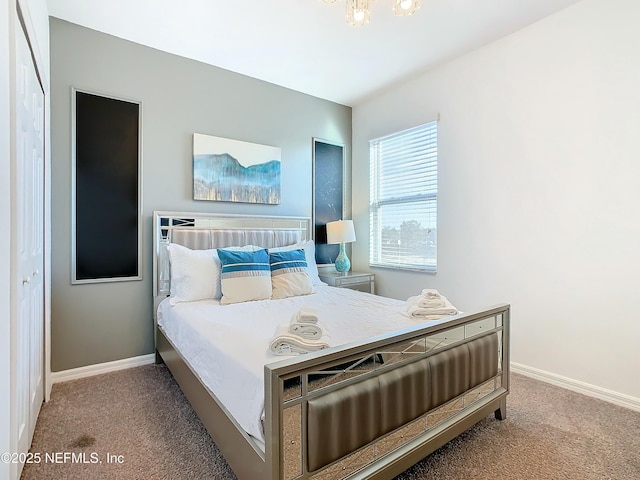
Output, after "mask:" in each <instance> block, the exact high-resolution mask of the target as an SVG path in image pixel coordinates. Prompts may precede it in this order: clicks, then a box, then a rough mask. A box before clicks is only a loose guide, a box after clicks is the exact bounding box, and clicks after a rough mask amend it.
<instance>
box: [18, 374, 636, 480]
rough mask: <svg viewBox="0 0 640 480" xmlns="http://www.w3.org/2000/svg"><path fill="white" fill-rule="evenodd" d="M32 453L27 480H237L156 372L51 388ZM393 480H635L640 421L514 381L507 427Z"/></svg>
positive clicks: (455, 445)
mask: <svg viewBox="0 0 640 480" xmlns="http://www.w3.org/2000/svg"><path fill="white" fill-rule="evenodd" d="M31 452H33V453H34V455H35V454H40V456H41V463H39V464H28V465H26V466H25V469H24V471H23V475H22V478H23V479H24V480H32V479H33V480H36V479H37V480H47V479H55V480H60V479H64V480H74V479H82V480H102V479H109V480H111V479H123V480H138V479H140V480H143V479H145V480H146V479H176V480H179V479H188V480H200V479H203V480H204V479H207V480H215V479H234V478H235V476H234V475H233V473H232V472H231V471H230V470H229V467H228V465H227V463H226V462H225V460H224V458H223V457H222V456H221V455H220V453H219V451H218V450H217V448H216V446H215V444H214V443H213V442H212V441H211V439H210V437H209V436H208V434H207V432H206V430H205V429H204V427H203V426H202V424H201V423H200V421H199V420H198V419H197V418H196V416H195V414H194V412H193V410H192V409H191V407H190V406H189V404H188V402H187V401H186V399H185V398H184V396H183V395H182V393H181V392H180V389H179V388H178V386H177V385H176V383H175V382H174V381H173V378H172V377H171V375H170V374H169V372H168V370H167V369H166V368H165V367H164V366H157V365H150V366H145V367H139V368H134V369H130V370H124V371H121V372H115V373H110V374H106V375H101V376H97V377H92V378H88V379H82V380H76V381H73V382H67V383H62V384H57V385H54V387H53V392H52V399H51V401H50V402H49V403H47V404H45V405H44V406H43V408H42V412H41V414H40V418H39V419H38V424H37V426H36V432H35V436H34V440H33V445H32V449H31ZM65 452H68V453H67V455H68V457H67V461H66V462H65V458H64V456H63V454H64V453H65ZM47 453H48V454H49V458H48V459H46V457H45V454H47ZM70 453H75V454H76V455H78V454H81V453H84V455H85V456H84V458H85V461H86V462H92V461H94V460H95V461H98V462H102V463H96V464H94V463H77V462H76V463H74V462H72V461H71V459H70V457H69V455H70ZM92 454H93V456H92ZM55 455H57V456H55ZM79 458H82V457H79V456H76V458H75V460H78V459H79ZM107 458H110V459H111V460H112V463H107ZM45 460H47V461H45ZM53 460H55V461H56V462H57V463H54V462H53ZM118 461H123V463H117V462H118ZM398 479H402V480H410V479H411V480H418V479H420V480H432V479H433V480H435V479H449V480H450V479H480V480H482V479H491V480H496V479H514V480H518V479H576V480H602V479H615V480H625V479H629V480H638V479H640V413H639V412H634V411H631V410H627V409H624V408H621V407H617V406H615V405H611V404H609V403H606V402H602V401H599V400H595V399H592V398H589V397H585V396H582V395H579V394H576V393H573V392H570V391H567V390H564V389H561V388H557V387H554V386H551V385H548V384H545V383H541V382H537V381H535V380H531V379H529V378H527V377H523V376H520V375H515V374H514V375H512V388H511V394H510V395H509V397H508V409H507V420H505V421H502V422H500V421H497V420H495V419H494V418H493V417H487V418H486V419H484V420H483V421H482V422H480V423H479V424H478V425H476V426H475V427H473V428H472V429H471V430H469V431H467V432H466V433H465V434H463V435H462V436H460V437H458V438H457V439H455V440H453V441H452V442H450V443H448V444H447V445H445V446H444V447H442V448H441V449H440V450H437V451H436V452H434V453H433V454H432V455H430V456H428V457H427V458H425V459H424V460H422V461H421V462H420V463H418V464H417V465H416V466H414V467H413V468H411V469H409V470H407V471H406V472H404V473H403V474H402V475H400V476H399V477H398Z"/></svg>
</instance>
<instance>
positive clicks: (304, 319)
mask: <svg viewBox="0 0 640 480" xmlns="http://www.w3.org/2000/svg"><path fill="white" fill-rule="evenodd" d="M295 317H296V321H297V322H298V323H318V312H317V310H316V309H315V308H313V307H301V308H300V310H298V312H297V313H296V315H295Z"/></svg>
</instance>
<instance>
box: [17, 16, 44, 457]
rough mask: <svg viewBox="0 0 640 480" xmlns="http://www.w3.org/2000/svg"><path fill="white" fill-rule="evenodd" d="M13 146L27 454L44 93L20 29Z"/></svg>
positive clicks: (37, 331) (38, 319) (35, 350)
mask: <svg viewBox="0 0 640 480" xmlns="http://www.w3.org/2000/svg"><path fill="white" fill-rule="evenodd" d="M15 48H16V82H15V93H16V99H15V100H16V101H15V105H16V110H15V121H16V129H15V132H16V133H15V134H16V138H15V147H16V170H15V172H16V182H15V200H16V212H15V213H16V217H15V222H14V223H13V225H14V228H15V231H14V239H15V248H16V251H15V252H14V254H15V256H16V257H15V258H16V259H17V268H16V277H17V278H15V281H16V283H17V286H16V292H17V305H18V310H17V316H16V320H15V322H16V323H15V328H14V332H15V333H14V335H15V336H14V338H13V342H12V347H13V355H12V357H13V359H14V368H15V373H14V374H15V384H14V385H15V391H14V392H13V398H14V401H15V402H16V403H15V410H14V412H15V417H14V421H15V422H16V423H15V424H14V426H15V430H14V435H17V438H16V446H17V451H18V452H19V453H20V452H27V451H28V450H29V446H30V444H31V440H32V437H33V431H34V428H35V424H36V420H37V418H38V413H39V412H40V407H41V405H42V401H43V398H44V388H43V378H44V375H43V372H44V93H43V89H42V86H41V84H40V80H39V79H38V75H37V73H36V69H35V66H34V63H33V60H32V57H31V50H30V48H29V45H28V43H27V40H26V37H25V35H24V32H23V31H22V29H20V28H19V29H18V31H17V32H16V45H15Z"/></svg>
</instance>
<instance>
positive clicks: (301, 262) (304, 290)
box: [269, 249, 313, 298]
mask: <svg viewBox="0 0 640 480" xmlns="http://www.w3.org/2000/svg"><path fill="white" fill-rule="evenodd" d="M269 265H270V267H271V288H272V298H287V297H295V296H298V295H308V294H310V293H313V285H312V283H311V277H310V276H309V271H308V268H307V260H306V257H305V252H304V250H302V249H298V250H290V251H287V252H269Z"/></svg>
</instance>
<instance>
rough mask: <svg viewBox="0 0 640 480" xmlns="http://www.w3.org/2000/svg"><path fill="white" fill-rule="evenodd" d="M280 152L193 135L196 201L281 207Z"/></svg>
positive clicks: (226, 139)
mask: <svg viewBox="0 0 640 480" xmlns="http://www.w3.org/2000/svg"><path fill="white" fill-rule="evenodd" d="M280 155H281V152H280V148H278V147H270V146H267V145H259V144H257V143H248V142H241V141H238V140H231V139H228V138H220V137H212V136H210V135H202V134H199V133H194V134H193V199H194V200H212V201H218V202H243V203H263V204H269V205H278V204H279V203H280Z"/></svg>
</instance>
